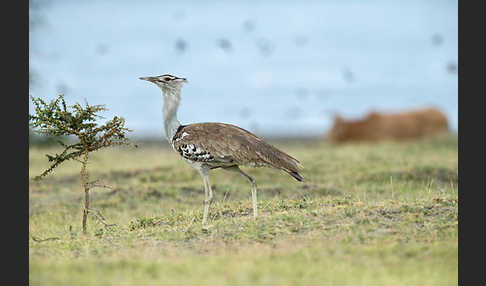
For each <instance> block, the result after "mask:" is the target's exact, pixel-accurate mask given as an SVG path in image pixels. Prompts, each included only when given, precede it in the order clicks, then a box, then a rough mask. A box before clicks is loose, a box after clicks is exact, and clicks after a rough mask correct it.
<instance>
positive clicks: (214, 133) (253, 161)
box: [172, 122, 302, 177]
mask: <svg viewBox="0 0 486 286" xmlns="http://www.w3.org/2000/svg"><path fill="white" fill-rule="evenodd" d="M172 144H173V146H174V149H175V150H176V151H177V150H181V148H182V147H187V146H188V145H192V146H194V147H193V148H195V149H196V148H199V151H200V152H202V153H203V154H204V152H206V154H210V156H211V158H213V161H214V164H217V163H218V162H219V163H220V164H227V165H228V164H231V163H234V164H235V165H244V166H269V167H274V168H278V169H282V170H284V171H286V172H288V173H290V174H291V175H292V176H294V177H295V175H294V174H292V172H294V173H297V175H298V171H299V170H300V169H301V168H302V165H301V164H300V162H299V161H298V160H296V159H295V158H293V157H291V156H290V155H288V154H286V153H284V152H282V151H280V150H279V149H277V148H275V147H274V146H272V145H270V144H268V143H266V142H265V141H263V140H262V139H261V138H259V137H257V136H256V135H254V134H252V133H251V132H249V131H247V130H245V129H242V128H240V127H238V126H235V125H232V124H225V123H213V122H203V123H195V124H190V125H185V126H182V128H180V129H179V130H178V132H177V133H176V135H175V136H174V138H173V141H172ZM299 177H300V175H299Z"/></svg>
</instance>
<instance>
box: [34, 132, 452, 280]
mask: <svg viewBox="0 0 486 286" xmlns="http://www.w3.org/2000/svg"><path fill="white" fill-rule="evenodd" d="M301 143H302V144H296V142H281V141H276V142H274V144H275V145H276V146H278V147H279V148H281V149H282V150H284V151H286V152H288V153H289V154H291V155H292V156H294V157H296V158H298V159H299V160H300V161H301V162H302V163H303V165H304V166H305V170H304V173H303V174H304V177H305V178H306V180H307V181H306V182H305V183H299V182H296V181H295V180H293V178H291V177H290V176H288V175H287V174H285V173H283V172H279V171H276V170H271V169H246V170H247V171H248V172H249V173H250V174H252V175H253V176H254V177H255V178H256V180H257V184H258V187H259V194H258V198H259V208H260V213H259V214H260V217H259V219H258V220H257V221H254V220H253V218H252V215H251V211H252V210H251V202H250V186H249V185H248V183H247V181H246V180H245V179H244V178H242V177H239V176H237V175H233V174H231V173H225V172H224V171H222V170H215V171H214V172H213V173H212V175H211V178H210V179H211V184H212V185H213V186H214V191H215V201H214V203H213V205H212V206H211V209H210V220H209V221H210V223H211V227H210V228H209V229H208V230H203V229H202V228H201V219H202V209H203V208H202V206H203V196H204V192H203V189H202V180H201V178H200V177H199V175H198V173H197V172H196V171H195V170H193V169H191V167H189V166H188V165H187V164H185V163H184V162H183V161H182V160H180V159H179V158H178V157H177V154H176V153H174V152H173V151H171V150H168V149H167V148H165V147H164V146H166V145H167V143H166V142H164V141H162V140H161V142H160V147H158V146H156V145H155V146H154V145H152V144H144V143H143V142H141V144H140V147H139V148H138V149H135V150H133V149H130V148H115V149H111V150H106V151H101V152H99V153H97V154H94V156H93V157H92V159H93V160H92V161H91V164H90V166H89V167H88V170H89V175H90V177H91V178H92V179H95V178H101V179H102V180H103V183H105V184H107V185H112V186H113V190H106V189H94V190H93V192H92V202H91V204H92V207H93V208H95V209H98V210H100V211H101V212H102V214H103V215H104V216H105V217H106V221H107V223H110V224H116V225H115V226H106V225H104V224H103V223H102V222H101V221H100V220H99V219H97V218H96V217H94V216H92V217H90V218H89V220H88V235H83V234H82V233H81V217H82V195H83V192H82V189H81V183H80V179H79V164H78V163H76V162H73V163H68V164H67V165H66V166H61V168H59V169H58V170H56V171H55V172H54V174H52V175H50V176H49V177H47V178H46V179H44V180H42V181H39V182H36V181H31V182H30V188H29V199H30V207H29V212H30V221H29V231H30V235H31V236H32V239H31V240H30V243H29V254H30V256H29V258H30V275H29V279H30V284H31V285H66V284H69V285H135V284H138V285H194V284H197V285H228V284H231V285H248V284H250V283H251V284H265V285H323V284H324V285H457V237H458V235H457V213H458V212H457V208H458V205H457V197H458V193H457V192H458V189H457V182H458V176H457V161H458V158H457V156H458V154H457V137H455V136H452V135H451V136H441V137H436V138H429V139H425V140H420V141H411V142H407V143H393V142H385V143H380V144H376V145H368V144H360V145H358V144H356V145H344V146H331V145H327V144H325V143H323V142H319V141H317V140H316V141H304V142H301ZM52 152H55V149H36V148H31V149H30V176H31V177H34V176H35V175H37V174H39V173H40V172H41V171H42V169H43V168H45V167H46V166H47V160H46V158H45V157H44V154H45V153H52ZM48 238H56V239H51V240H46V241H42V242H41V240H42V239H48Z"/></svg>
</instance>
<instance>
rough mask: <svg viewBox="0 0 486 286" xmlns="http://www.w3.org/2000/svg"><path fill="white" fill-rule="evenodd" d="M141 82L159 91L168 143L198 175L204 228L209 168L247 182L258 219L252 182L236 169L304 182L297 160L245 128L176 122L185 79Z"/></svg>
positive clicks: (159, 78)
mask: <svg viewBox="0 0 486 286" xmlns="http://www.w3.org/2000/svg"><path fill="white" fill-rule="evenodd" d="M140 79H141V80H146V81H149V82H152V83H154V84H156V85H157V86H158V87H159V88H160V89H161V90H162V94H163V97H164V100H163V101H164V104H163V109H162V113H163V119H164V129H165V134H166V136H167V140H168V141H169V143H170V144H171V146H172V148H173V149H174V150H175V151H176V152H177V153H179V155H180V156H181V157H182V159H184V161H186V162H187V163H189V165H191V166H192V167H193V168H195V169H196V170H197V171H198V172H199V174H201V177H202V179H203V181H204V193H205V200H204V214H203V220H202V224H203V225H205V224H206V223H207V218H208V213H209V206H210V203H211V200H212V198H213V191H212V190H211V185H210V184H209V171H210V170H212V169H216V168H222V169H224V170H227V171H231V172H235V173H238V174H240V175H243V176H244V177H246V178H247V179H248V180H249V181H250V183H251V197H252V204H253V217H254V218H256V217H257V216H258V210H257V186H256V183H255V179H253V178H252V177H251V176H250V175H248V174H246V173H245V172H243V171H242V170H241V169H240V168H239V166H248V167H272V168H276V169H281V170H283V171H285V172H287V173H288V174H289V175H291V176H292V177H294V178H295V179H296V180H298V181H302V180H303V178H302V176H301V175H300V174H299V170H300V169H302V165H301V164H300V162H299V161H297V160H296V159H295V158H292V157H291V156H289V155H287V154H285V153H284V152H282V151H280V150H278V149H277V148H275V147H273V146H272V145H270V144H268V143H266V142H264V141H263V140H262V139H260V138H258V137H257V136H255V135H254V134H252V133H250V132H248V131H246V130H245V129H242V128H240V127H237V126H234V125H231V124H225V123H214V122H204V123H194V124H189V125H181V123H180V122H179V120H178V119H177V109H178V107H179V101H180V98H181V88H182V84H183V83H185V82H187V81H186V79H185V78H179V77H176V76H173V75H169V74H165V75H161V76H153V77H141V78H140Z"/></svg>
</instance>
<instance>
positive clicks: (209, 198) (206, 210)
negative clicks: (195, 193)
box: [201, 172, 213, 225]
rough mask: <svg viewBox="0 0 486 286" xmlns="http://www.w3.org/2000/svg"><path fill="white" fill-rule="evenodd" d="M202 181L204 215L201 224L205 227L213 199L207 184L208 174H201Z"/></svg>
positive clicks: (209, 186) (211, 191)
mask: <svg viewBox="0 0 486 286" xmlns="http://www.w3.org/2000/svg"><path fill="white" fill-rule="evenodd" d="M201 175H202V177H203V181H204V214H203V220H202V224H203V225H205V224H206V222H207V219H208V214H209V205H210V204H211V201H212V199H213V190H211V185H210V184H209V174H208V172H202V173H201Z"/></svg>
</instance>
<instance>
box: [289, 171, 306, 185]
mask: <svg viewBox="0 0 486 286" xmlns="http://www.w3.org/2000/svg"><path fill="white" fill-rule="evenodd" d="M287 173H289V175H290V176H292V177H294V178H295V179H296V180H297V181H299V182H303V181H304V177H302V175H300V174H299V173H297V172H295V171H287Z"/></svg>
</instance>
